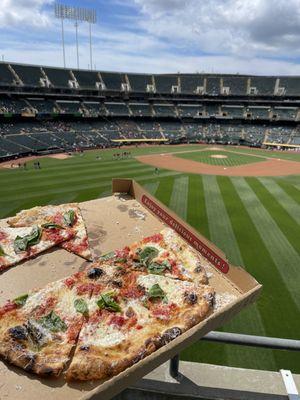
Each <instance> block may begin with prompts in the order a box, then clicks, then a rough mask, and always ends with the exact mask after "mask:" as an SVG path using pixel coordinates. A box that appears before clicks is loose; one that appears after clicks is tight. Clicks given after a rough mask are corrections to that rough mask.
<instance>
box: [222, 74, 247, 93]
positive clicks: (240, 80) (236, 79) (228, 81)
mask: <svg viewBox="0 0 300 400" xmlns="http://www.w3.org/2000/svg"><path fill="white" fill-rule="evenodd" d="M223 87H229V89H230V90H229V93H230V94H231V95H233V96H245V95H246V94H247V77H244V76H243V77H242V76H238V75H235V76H224V77H223Z"/></svg>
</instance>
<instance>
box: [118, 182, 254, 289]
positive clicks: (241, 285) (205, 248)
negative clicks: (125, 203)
mask: <svg viewBox="0 0 300 400" xmlns="http://www.w3.org/2000/svg"><path fill="white" fill-rule="evenodd" d="M112 190H113V193H127V194H129V195H130V196H132V197H133V198H135V199H136V200H137V201H139V202H140V203H141V204H142V205H143V206H145V207H146V208H147V209H148V210H149V211H150V212H151V213H152V214H154V215H155V216H156V217H158V218H159V219H160V220H162V222H164V223H165V224H166V225H168V226H170V227H171V228H172V229H174V230H175V231H176V232H177V233H178V234H179V235H180V236H181V237H182V238H183V239H184V240H185V241H186V242H188V243H189V244H190V245H191V246H192V247H194V248H195V249H196V250H197V251H198V252H199V253H201V254H202V255H203V256H204V257H205V258H207V260H208V261H209V262H210V263H211V264H212V265H214V267H215V268H216V269H217V271H219V272H220V273H222V274H224V275H225V278H226V279H229V280H230V281H231V283H232V284H233V285H235V287H236V289H237V290H239V291H240V292H241V293H246V292H248V291H249V290H251V289H253V288H255V287H257V285H258V282H257V281H256V280H255V279H254V278H253V277H252V276H251V275H250V274H248V273H247V272H246V271H245V270H244V269H243V268H241V267H237V266H234V265H232V264H230V263H229V261H228V260H227V258H226V256H225V254H224V253H223V252H222V251H221V250H220V249H219V248H217V246H216V245H214V244H213V243H212V242H210V241H209V240H208V239H206V238H205V237H204V236H202V235H201V234H200V233H199V232H197V231H196V230H195V229H194V228H193V227H192V226H190V225H189V224H188V223H187V222H185V221H183V220H182V219H181V218H180V217H179V216H178V215H176V214H175V213H174V212H173V211H172V210H170V209H169V208H168V207H167V206H165V205H164V204H162V203H161V202H160V201H159V200H157V199H156V198H154V197H153V196H151V195H150V193H148V192H147V191H146V190H145V189H144V188H143V187H142V186H140V185H139V184H138V183H137V182H135V181H134V180H132V179H113V182H112Z"/></svg>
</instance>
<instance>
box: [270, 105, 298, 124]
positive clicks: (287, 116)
mask: <svg viewBox="0 0 300 400" xmlns="http://www.w3.org/2000/svg"><path fill="white" fill-rule="evenodd" d="M297 113H298V108H297V107H274V109H273V116H276V119H278V120H282V121H284V120H285V121H295V119H296V117H297Z"/></svg>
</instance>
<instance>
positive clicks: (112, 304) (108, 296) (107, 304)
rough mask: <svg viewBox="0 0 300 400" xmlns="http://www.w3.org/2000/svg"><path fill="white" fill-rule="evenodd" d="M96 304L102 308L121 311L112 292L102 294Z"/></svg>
mask: <svg viewBox="0 0 300 400" xmlns="http://www.w3.org/2000/svg"><path fill="white" fill-rule="evenodd" d="M96 304H97V306H98V307H99V308H100V309H101V310H102V309H104V308H105V309H107V310H109V311H115V312H118V311H121V307H120V306H119V304H118V303H117V302H116V301H114V299H113V298H112V293H104V294H102V295H101V296H100V298H99V299H98V300H97V302H96Z"/></svg>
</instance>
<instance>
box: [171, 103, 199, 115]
mask: <svg viewBox="0 0 300 400" xmlns="http://www.w3.org/2000/svg"><path fill="white" fill-rule="evenodd" d="M177 109H178V114H179V116H180V117H195V116H197V115H199V113H202V112H203V106H202V104H199V105H193V104H178V106H177Z"/></svg>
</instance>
